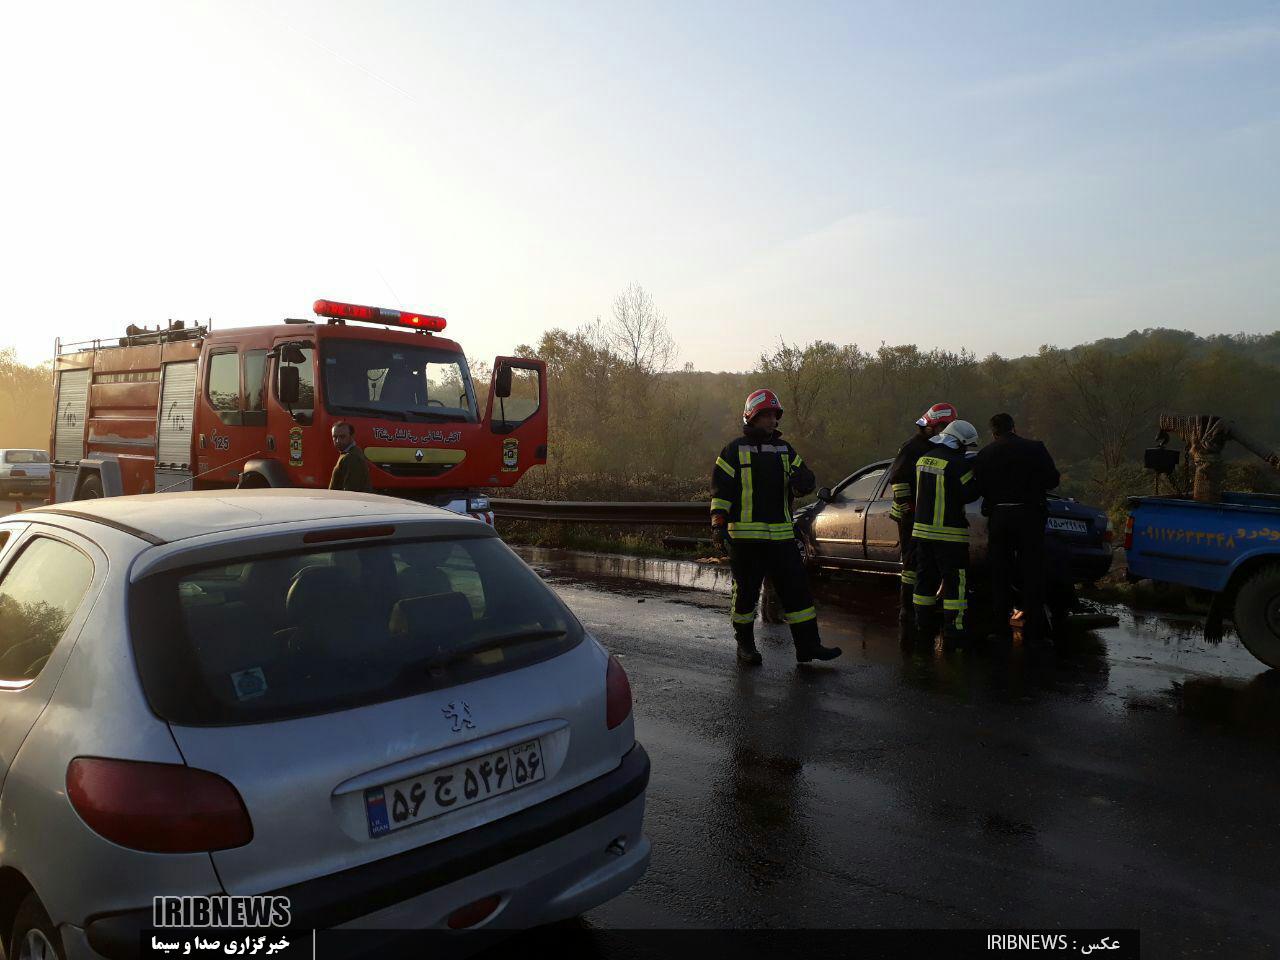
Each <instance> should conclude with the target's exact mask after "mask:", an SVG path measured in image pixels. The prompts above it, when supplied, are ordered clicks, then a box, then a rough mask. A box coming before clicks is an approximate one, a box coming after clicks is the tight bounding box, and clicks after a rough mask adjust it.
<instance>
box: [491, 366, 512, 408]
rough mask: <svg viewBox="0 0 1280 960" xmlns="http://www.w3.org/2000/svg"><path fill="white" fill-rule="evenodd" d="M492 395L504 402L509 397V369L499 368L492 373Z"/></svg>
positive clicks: (506, 367) (505, 367)
mask: <svg viewBox="0 0 1280 960" xmlns="http://www.w3.org/2000/svg"><path fill="white" fill-rule="evenodd" d="M493 395H494V396H495V397H501V398H502V399H503V400H505V399H506V398H507V397H509V396H511V368H510V367H508V366H505V365H504V366H501V367H499V368H498V369H497V370H496V371H495V372H494V388H493Z"/></svg>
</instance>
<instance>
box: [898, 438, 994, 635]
mask: <svg viewBox="0 0 1280 960" xmlns="http://www.w3.org/2000/svg"><path fill="white" fill-rule="evenodd" d="M929 442H930V444H931V445H932V446H933V449H932V450H930V451H929V452H928V453H926V454H925V455H924V456H922V457H921V458H920V459H919V460H917V461H916V510H915V523H914V524H913V525H912V528H911V533H912V536H913V537H914V539H915V550H916V586H915V596H914V597H913V600H914V603H915V608H916V627H917V629H918V630H919V631H920V636H921V638H924V639H931V638H933V637H934V636H936V635H937V633H938V617H937V610H938V606H937V604H938V588H939V587H941V588H942V615H943V643H944V645H945V646H947V647H952V646H955V645H957V644H961V643H963V642H964V640H965V616H964V614H965V610H967V609H968V607H969V601H968V598H967V595H966V591H967V589H968V567H969V521H968V520H967V519H966V518H965V510H964V507H965V504H967V503H972V502H973V501H974V500H977V499H978V497H980V496H981V495H982V492H981V490H980V489H979V488H978V483H977V481H976V480H975V479H974V476H973V465H972V463H971V462H970V461H969V458H968V456H966V454H967V453H968V452H969V451H970V450H971V449H973V448H975V447H976V446H977V445H978V431H977V430H975V429H974V428H973V424H971V423H969V421H967V420H953V421H952V422H951V423H949V424H947V426H946V427H945V428H944V429H943V430H942V432H941V433H939V434H938V435H937V436H936V437H934V438H933V439H932V440H930V441H929Z"/></svg>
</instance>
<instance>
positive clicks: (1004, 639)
mask: <svg viewBox="0 0 1280 960" xmlns="http://www.w3.org/2000/svg"><path fill="white" fill-rule="evenodd" d="M991 436H992V438H993V439H992V441H991V443H989V444H988V445H987V446H985V447H983V448H982V450H980V451H979V452H978V456H977V457H976V458H975V459H974V462H973V470H974V474H975V475H976V476H977V479H978V486H979V487H980V488H981V490H982V496H983V501H982V512H983V513H985V514H986V515H987V517H988V520H987V531H988V543H989V545H988V551H989V555H990V556H989V563H990V567H991V605H992V611H991V612H992V616H993V617H994V621H993V623H994V628H995V630H994V633H993V635H992V638H991V639H992V640H993V641H995V642H997V643H1008V642H1009V640H1010V639H1011V633H1010V630H1009V611H1010V609H1011V607H1012V605H1013V603H1012V594H1013V582H1014V580H1015V579H1016V578H1019V577H1020V580H1021V590H1020V604H1019V605H1020V606H1021V607H1022V609H1023V611H1025V614H1026V620H1025V621H1024V623H1023V628H1022V631H1023V632H1022V640H1023V643H1024V644H1025V645H1026V646H1027V647H1028V648H1034V647H1037V646H1042V645H1043V643H1044V594H1045V589H1044V580H1045V577H1044V524H1045V519H1046V518H1047V516H1048V509H1047V507H1046V505H1045V496H1044V495H1045V491H1046V490H1052V489H1054V488H1055V487H1056V486H1057V485H1058V483H1059V482H1060V480H1061V477H1060V476H1059V474H1058V468H1057V467H1056V466H1055V465H1054V462H1053V457H1051V456H1050V455H1049V451H1048V450H1047V449H1045V445H1044V444H1043V443H1041V442H1040V441H1039V440H1026V439H1024V438H1022V437H1020V436H1018V435H1017V434H1016V433H1014V430H1013V417H1011V416H1009V414H1007V413H997V414H996V415H995V416H994V417H992V418H991Z"/></svg>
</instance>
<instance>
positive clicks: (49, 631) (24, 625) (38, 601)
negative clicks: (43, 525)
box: [0, 537, 93, 681]
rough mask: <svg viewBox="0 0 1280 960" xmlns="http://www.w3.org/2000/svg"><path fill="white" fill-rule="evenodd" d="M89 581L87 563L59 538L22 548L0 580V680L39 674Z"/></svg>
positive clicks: (39, 539) (90, 567)
mask: <svg viewBox="0 0 1280 960" xmlns="http://www.w3.org/2000/svg"><path fill="white" fill-rule="evenodd" d="M92 579H93V562H92V561H91V560H90V559H89V558H88V557H86V556H85V555H84V554H83V553H81V552H80V551H79V550H76V549H75V548H74V547H70V546H68V545H67V544H65V543H63V542H61V541H60V540H51V539H49V538H47V537H37V538H35V539H33V540H32V541H31V542H30V543H28V544H27V545H26V546H25V547H23V548H22V552H21V553H20V554H18V556H17V557H16V558H15V559H14V561H13V563H12V564H11V565H10V566H9V569H8V570H7V571H6V572H5V574H4V579H2V580H0V680H9V681H22V680H34V679H35V678H36V677H37V676H38V675H39V674H40V671H41V670H42V669H44V665H45V662H46V661H47V660H48V659H49V654H50V653H52V652H53V648H54V647H55V646H56V645H57V643H58V641H59V640H60V639H61V638H62V634H63V633H65V632H66V629H67V625H68V624H70V622H71V618H72V616H73V615H74V614H75V612H76V608H77V607H79V606H80V601H81V600H82V599H84V594H85V591H86V590H88V588H89V583H90V581H91V580H92Z"/></svg>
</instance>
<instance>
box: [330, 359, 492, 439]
mask: <svg viewBox="0 0 1280 960" xmlns="http://www.w3.org/2000/svg"><path fill="white" fill-rule="evenodd" d="M320 361H321V369H322V370H323V374H322V376H323V379H324V399H325V406H326V407H327V409H328V410H329V412H330V413H337V414H355V415H358V416H359V415H363V416H375V417H381V416H385V417H394V418H396V419H398V420H409V419H420V420H459V421H464V422H467V423H475V422H476V421H477V419H478V417H477V415H476V398H475V390H474V388H473V387H472V385H471V373H470V371H469V370H468V369H467V360H466V357H464V356H463V355H462V354H461V353H454V352H452V351H449V350H441V349H438V348H433V347H428V346H421V347H419V346H416V345H413V346H410V345H405V344H398V343H397V344H388V343H382V342H378V341H375V340H325V341H324V344H323V345H322V347H321V357H320Z"/></svg>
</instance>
